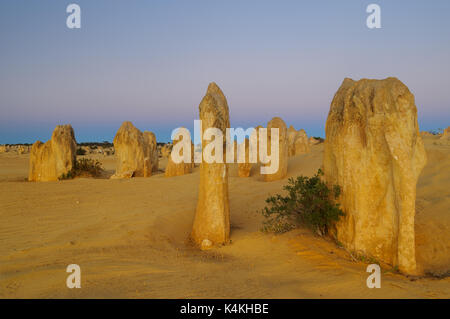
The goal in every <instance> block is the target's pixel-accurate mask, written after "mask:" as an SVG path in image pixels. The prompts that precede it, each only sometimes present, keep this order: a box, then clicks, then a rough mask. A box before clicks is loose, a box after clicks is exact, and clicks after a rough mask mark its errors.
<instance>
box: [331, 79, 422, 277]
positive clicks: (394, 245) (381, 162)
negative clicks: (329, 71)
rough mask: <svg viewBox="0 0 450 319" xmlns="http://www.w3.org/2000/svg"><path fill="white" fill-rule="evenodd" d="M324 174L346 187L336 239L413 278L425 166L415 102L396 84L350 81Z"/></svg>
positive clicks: (337, 110)
mask: <svg viewBox="0 0 450 319" xmlns="http://www.w3.org/2000/svg"><path fill="white" fill-rule="evenodd" d="M325 130H326V138H325V146H324V147H325V150H324V162H323V165H324V173H325V179H326V181H327V182H328V183H329V184H330V185H332V184H336V185H339V186H341V190H342V193H341V196H340V198H339V202H340V203H341V208H342V210H343V211H344V213H345V216H344V217H342V218H341V220H340V221H339V222H338V223H337V224H336V236H337V239H338V240H339V241H340V242H341V243H342V244H343V245H344V246H345V247H347V248H348V249H349V250H351V251H354V252H359V253H363V254H366V255H369V256H373V257H375V258H377V259H379V260H381V261H383V262H386V263H388V264H391V265H393V266H398V267H399V270H400V271H402V272H403V273H407V274H415V273H416V272H417V270H416V258H415V237H414V217H415V199H416V184H417V179H418V177H419V174H420V172H421V170H422V168H423V167H424V166H425V163H426V153H425V150H424V146H423V142H422V138H421V137H420V135H419V126H418V123H417V109H416V106H415V102H414V96H413V94H411V92H410V91H409V90H408V88H407V87H406V86H405V85H404V84H403V83H402V82H401V81H399V80H398V79H396V78H387V79H385V80H368V79H362V80H360V81H353V80H351V79H348V78H347V79H345V80H344V81H343V83H342V85H341V87H340V88H339V90H338V91H337V93H336V94H335V96H334V98H333V101H332V103H331V107H330V112H329V114H328V119H327V122H326V129H325Z"/></svg>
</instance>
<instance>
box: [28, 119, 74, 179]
mask: <svg viewBox="0 0 450 319" xmlns="http://www.w3.org/2000/svg"><path fill="white" fill-rule="evenodd" d="M76 150H77V142H76V140H75V134H74V132H73V128H72V126H70V125H69V124H67V125H58V126H56V128H55V130H54V131H53V133H52V138H51V140H49V141H47V142H46V143H42V142H41V141H37V142H36V143H34V144H33V147H32V148H31V153H30V170H29V174H28V180H29V181H33V182H46V181H57V180H58V179H59V178H60V177H62V175H64V174H67V173H69V172H70V171H71V170H72V168H73V167H74V166H75V161H76Z"/></svg>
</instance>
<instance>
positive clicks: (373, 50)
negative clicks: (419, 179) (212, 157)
mask: <svg viewBox="0 0 450 319" xmlns="http://www.w3.org/2000/svg"><path fill="white" fill-rule="evenodd" d="M70 3H77V4H79V5H80V7H81V20H82V22H81V24H82V27H81V29H79V30H70V29H68V28H67V27H66V17H67V15H68V14H67V13H66V7H67V5H68V4H70ZM370 3H377V4H379V5H380V7H381V19H382V28H381V29H376V30H375V29H372V30H371V29H368V28H367V27H366V23H365V21H366V18H367V15H368V14H367V13H366V7H367V5H368V4H370ZM449 13H450V1H445V0H442V1H438V0H435V1H405V0H403V1H402V0H397V1H374V0H372V1H357V0H347V1H332V0H329V1H321V0H318V1H298V0H297V1H274V0H273V1H264V0H257V1H256V0H247V1H235V0H229V1H215V0H208V1H207V0H202V1H199V0H198V1H197V0H190V1H181V0H179V1H170V0H165V1H163V0H161V1H152V0H147V1H144V0H142V1H138V0H128V1H125V0H122V1H119V0H108V1H106V0H96V1H86V0H78V1H49V0H40V1H25V0H14V1H13V0H2V1H1V2H0V143H22V142H28V143H32V142H34V141H35V140H37V139H40V140H47V139H48V138H49V137H50V136H51V132H52V130H53V128H54V127H55V126H56V125H57V124H64V123H70V124H72V126H73V127H74V129H75V134H76V138H77V140H78V141H80V142H82V141H102V140H109V141H111V140H112V139H113V137H114V134H115V132H116V131H117V129H118V128H119V126H120V124H121V123H122V122H123V121H125V120H129V121H132V122H133V123H134V124H135V125H136V126H137V127H138V128H140V129H141V130H151V131H153V132H155V134H156V136H157V139H158V141H167V140H169V138H170V134H171V132H172V130H173V129H174V128H176V127H179V126H185V127H187V128H190V129H191V128H192V127H193V121H194V120H195V119H197V118H198V104H199V103H200V101H201V99H202V97H203V95H204V94H205V91H206V88H207V86H208V83H209V82H212V81H214V82H216V83H217V84H218V85H219V86H220V87H221V88H222V90H223V91H224V93H225V95H226V97H227V99H228V103H229V106H230V118H231V124H232V126H233V127H237V126H242V127H249V126H256V125H260V124H261V125H265V124H266V123H267V122H268V121H269V120H270V119H271V118H272V117H274V116H280V117H282V118H283V119H284V120H285V121H286V123H287V124H288V125H291V124H292V125H294V127H296V128H297V129H300V128H304V129H305V130H306V132H307V133H308V135H313V136H324V126H325V120H326V117H327V114H328V110H329V106H330V103H331V100H332V98H333V95H334V93H335V92H336V90H337V89H338V87H339V86H340V84H341V82H342V80H343V79H344V78H345V77H351V78H353V79H360V78H386V77H389V76H395V77H398V78H399V79H400V80H401V81H403V82H404V83H405V84H406V85H407V86H408V87H409V88H410V90H411V92H412V93H413V94H414V95H415V97H416V105H417V108H418V114H419V125H420V127H421V129H422V130H431V129H437V128H442V127H447V126H448V125H450V78H449V76H450V61H449V59H450V19H449V18H448V16H449Z"/></svg>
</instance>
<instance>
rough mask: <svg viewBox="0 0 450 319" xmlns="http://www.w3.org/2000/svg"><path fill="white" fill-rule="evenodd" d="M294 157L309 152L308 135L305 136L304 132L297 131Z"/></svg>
mask: <svg viewBox="0 0 450 319" xmlns="http://www.w3.org/2000/svg"><path fill="white" fill-rule="evenodd" d="M293 148H294V155H299V154H306V153H309V152H310V151H311V147H310V145H309V139H308V135H306V132H305V130H299V131H297V134H296V135H295V139H294V145H293Z"/></svg>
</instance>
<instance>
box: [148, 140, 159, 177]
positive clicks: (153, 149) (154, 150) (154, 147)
mask: <svg viewBox="0 0 450 319" xmlns="http://www.w3.org/2000/svg"><path fill="white" fill-rule="evenodd" d="M144 137H145V138H146V140H147V141H148V143H149V145H150V154H151V156H152V158H151V162H152V172H157V171H158V168H159V156H158V144H157V143H156V136H155V134H154V133H153V132H150V131H144Z"/></svg>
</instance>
